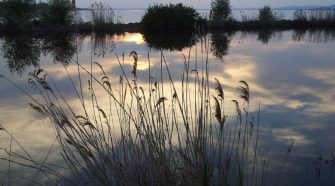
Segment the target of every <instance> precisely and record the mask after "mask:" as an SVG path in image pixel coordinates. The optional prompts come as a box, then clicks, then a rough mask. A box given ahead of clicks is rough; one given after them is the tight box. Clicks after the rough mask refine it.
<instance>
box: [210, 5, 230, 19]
mask: <svg viewBox="0 0 335 186" xmlns="http://www.w3.org/2000/svg"><path fill="white" fill-rule="evenodd" d="M211 12H212V16H211V18H212V20H213V21H214V22H221V21H223V20H226V19H227V18H228V16H229V15H230V13H231V6H230V2H229V0H214V1H213V2H212V4H211Z"/></svg>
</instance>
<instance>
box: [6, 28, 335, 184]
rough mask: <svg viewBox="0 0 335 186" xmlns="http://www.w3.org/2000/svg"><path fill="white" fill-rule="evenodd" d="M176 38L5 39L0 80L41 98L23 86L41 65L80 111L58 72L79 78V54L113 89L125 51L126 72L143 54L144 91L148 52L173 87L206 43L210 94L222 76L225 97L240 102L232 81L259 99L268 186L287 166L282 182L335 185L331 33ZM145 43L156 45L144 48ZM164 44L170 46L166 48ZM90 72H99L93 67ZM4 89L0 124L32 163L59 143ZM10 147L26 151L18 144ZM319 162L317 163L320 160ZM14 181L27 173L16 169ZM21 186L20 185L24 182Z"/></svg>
mask: <svg viewBox="0 0 335 186" xmlns="http://www.w3.org/2000/svg"><path fill="white" fill-rule="evenodd" d="M176 38H177V40H178V41H179V42H177V41H175V40H173V39H171V38H168V39H167V40H165V41H158V42H157V40H159V39H157V38H156V39H153V38H147V37H144V36H142V35H141V34H140V33H126V34H125V35H120V36H117V35H115V36H98V35H95V36H89V35H88V36H79V37H77V38H76V37H74V36H69V35H60V36H55V37H51V38H19V37H14V38H6V37H3V38H0V45H1V53H0V66H1V68H0V74H2V75H5V76H6V77H8V78H9V79H10V80H12V81H14V82H15V83H17V84H18V85H19V86H20V87H22V88H24V89H25V90H27V91H28V92H29V93H31V94H32V95H37V94H38V92H36V90H34V88H33V87H31V86H30V85H28V83H27V75H28V73H29V72H31V71H33V70H34V69H35V68H37V67H40V68H43V69H45V70H46V71H47V72H48V73H49V75H50V77H52V78H53V79H54V80H55V82H56V83H57V84H58V86H59V87H60V89H61V91H62V92H63V94H64V95H65V96H66V97H67V99H68V100H69V103H70V104H72V105H73V107H74V109H76V107H77V106H76V105H78V104H79V103H78V100H76V95H75V92H74V91H73V88H72V85H71V83H70V82H69V79H68V75H67V74H66V72H65V70H64V65H65V66H66V67H67V69H68V72H69V74H70V75H71V76H73V77H74V79H75V80H76V78H75V77H76V75H77V66H76V65H75V64H74V63H73V60H72V59H75V58H76V54H75V50H76V48H77V47H78V51H79V52H78V59H79V62H80V63H81V64H82V65H84V66H85V67H87V68H89V67H90V64H91V58H92V61H97V62H99V63H100V64H101V65H102V66H103V67H104V70H105V71H106V73H107V74H108V75H110V76H111V77H112V78H111V79H113V83H115V84H117V82H118V79H119V76H120V75H121V74H122V72H121V70H120V68H119V64H118V62H117V59H116V55H118V56H122V54H125V61H124V67H125V70H126V72H127V73H129V74H131V73H130V72H131V69H132V65H133V60H132V58H130V57H128V55H129V53H130V52H131V51H136V52H137V53H138V56H139V62H138V79H139V80H140V82H142V83H143V84H145V82H147V80H148V70H149V63H148V60H147V55H148V53H149V55H150V61H151V66H150V69H151V71H152V73H153V77H154V78H158V77H159V76H160V57H161V56H160V52H159V51H158V50H157V48H163V49H164V50H163V53H164V56H165V59H166V60H167V63H168V66H169V69H170V70H171V72H172V77H173V78H174V79H175V82H176V84H177V87H178V86H180V79H181V78H180V77H181V73H182V69H183V67H184V63H183V58H184V57H183V55H185V56H189V55H190V68H199V66H200V63H199V61H197V60H196V59H198V60H199V59H201V57H202V54H204V53H202V52H201V49H202V48H203V47H204V43H205V42H206V41H205V40H208V41H209V46H208V47H207V48H208V49H209V64H208V67H209V71H210V81H212V87H213V88H214V86H215V81H214V78H218V79H219V80H220V81H221V82H222V83H223V85H224V89H225V91H226V92H225V95H226V99H227V100H231V99H237V98H238V91H237V89H236V87H237V86H239V83H238V81H240V80H245V81H247V82H248V83H249V86H250V89H251V108H250V109H251V111H252V112H254V113H253V114H255V113H257V111H258V103H259V102H260V105H261V109H260V111H261V117H260V125H261V129H260V139H259V149H260V151H261V152H262V153H263V154H264V157H268V158H269V165H270V166H269V175H270V176H269V177H268V179H267V183H268V184H269V185H271V180H273V179H274V178H273V177H274V176H273V175H278V173H279V169H280V167H281V165H282V164H283V162H285V167H284V168H283V172H282V173H281V179H280V182H279V185H334V184H335V181H334V179H335V178H334V177H333V176H332V171H333V166H334V163H335V162H334V161H332V160H333V155H332V154H333V152H334V150H335V136H334V131H335V125H334V122H335V70H334V69H335V60H334V59H335V53H334V48H335V34H334V31H306V32H297V31H284V32H273V31H267V32H236V33H213V34H208V35H207V36H205V37H204V38H202V40H200V39H197V40H195V41H194V44H193V45H192V46H190V44H184V43H183V42H182V39H181V38H178V37H176ZM76 39H77V40H76ZM145 39H146V40H147V41H149V40H150V41H151V42H152V43H147V42H146V40H145ZM168 41H171V43H172V44H173V43H174V44H175V46H169V43H168ZM162 43H164V44H165V45H162ZM155 48H156V49H155ZM174 49H181V50H174ZM205 54H206V53H205ZM93 71H94V72H96V73H99V72H100V71H99V68H94V69H93ZM165 77H167V76H166V74H165ZM83 78H84V79H85V77H83ZM86 78H87V77H86ZM85 81H86V80H85ZM0 84H1V86H0V95H1V96H0V103H1V104H0V124H1V125H2V126H3V127H4V128H6V129H7V130H8V131H10V132H11V133H12V135H13V136H14V137H15V138H16V139H17V140H18V141H20V143H21V144H22V146H24V147H25V148H26V149H27V151H28V152H29V153H30V154H31V156H32V157H34V158H36V159H38V160H42V159H43V157H44V156H45V155H46V154H47V153H48V150H49V148H50V146H51V144H52V143H53V142H54V140H55V137H54V136H55V135H54V132H53V129H52V126H51V124H50V122H49V119H47V118H45V117H43V116H41V115H40V114H38V113H36V112H35V111H33V110H32V109H30V108H29V106H28V103H29V102H30V100H29V99H27V97H26V96H25V95H23V94H22V93H21V92H20V91H18V90H17V89H16V88H15V87H14V86H13V85H11V84H9V83H8V82H7V81H5V80H4V79H0ZM77 86H79V85H77ZM97 94H100V93H97ZM101 95H103V94H102V93H101ZM78 107H79V106H78ZM226 110H227V114H228V115H230V116H232V117H233V115H235V111H234V106H233V105H232V104H231V103H229V101H227V108H226ZM292 140H294V147H293V149H292V152H291V153H290V155H289V157H288V159H287V161H286V160H285V157H286V156H285V154H286V152H287V149H288V146H289V144H290V143H291V141H292ZM10 141H11V140H10V139H9V138H8V136H6V135H3V134H2V133H1V131H0V147H1V148H7V149H8V148H9V146H10ZM13 144H14V143H13ZM12 148H13V149H17V151H18V152H19V153H23V152H22V150H20V148H19V147H18V146H17V145H13V147H12ZM265 154H266V156H265ZM2 155H3V154H2ZM318 157H322V160H320V159H319V160H320V161H318ZM49 161H50V162H53V163H59V162H61V160H60V157H59V152H58V150H57V149H56V150H54V151H52V152H51V155H50V158H49ZM7 164H8V163H6V162H5V161H0V171H2V172H6V170H7V169H8V165H7ZM12 174H13V175H27V176H28V177H29V176H31V175H33V173H29V172H27V171H26V169H25V168H22V167H15V165H13V172H12ZM6 178H7V175H5V174H3V175H2V174H0V180H5V179H6ZM21 181H22V182H21ZM21 181H18V183H21V184H22V183H25V182H24V181H23V180H21ZM0 183H1V182H0Z"/></svg>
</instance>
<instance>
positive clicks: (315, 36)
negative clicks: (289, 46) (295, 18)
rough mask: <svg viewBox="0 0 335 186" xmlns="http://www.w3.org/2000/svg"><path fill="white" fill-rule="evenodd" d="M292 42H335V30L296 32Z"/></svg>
mask: <svg viewBox="0 0 335 186" xmlns="http://www.w3.org/2000/svg"><path fill="white" fill-rule="evenodd" d="M292 40H294V41H306V42H310V43H321V42H322V43H325V42H328V41H334V40H335V30H333V29H324V30H316V29H309V30H294V32H293V34H292Z"/></svg>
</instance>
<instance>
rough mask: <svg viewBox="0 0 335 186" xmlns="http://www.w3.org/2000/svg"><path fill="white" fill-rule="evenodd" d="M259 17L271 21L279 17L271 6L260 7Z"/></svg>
mask: <svg viewBox="0 0 335 186" xmlns="http://www.w3.org/2000/svg"><path fill="white" fill-rule="evenodd" d="M258 19H259V21H264V22H269V21H275V20H277V19H278V17H277V15H276V13H274V12H273V11H272V10H271V8H270V6H264V7H263V8H261V9H259V14H258Z"/></svg>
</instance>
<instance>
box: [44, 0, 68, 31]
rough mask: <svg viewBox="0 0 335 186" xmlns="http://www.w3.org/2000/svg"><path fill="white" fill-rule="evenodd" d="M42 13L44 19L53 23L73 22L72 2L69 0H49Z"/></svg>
mask: <svg viewBox="0 0 335 186" xmlns="http://www.w3.org/2000/svg"><path fill="white" fill-rule="evenodd" d="M48 5H49V6H48V8H47V9H46V10H45V11H44V12H43V13H42V21H43V22H45V23H47V24H52V25H69V24H71V23H72V22H73V18H74V15H73V12H72V4H71V3H70V1H69V0H49V1H48Z"/></svg>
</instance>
